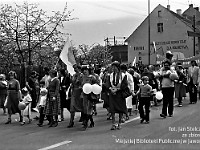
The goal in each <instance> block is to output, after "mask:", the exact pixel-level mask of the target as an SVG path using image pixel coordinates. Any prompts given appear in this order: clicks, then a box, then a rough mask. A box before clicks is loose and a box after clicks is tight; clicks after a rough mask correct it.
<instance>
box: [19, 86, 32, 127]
mask: <svg viewBox="0 0 200 150" xmlns="http://www.w3.org/2000/svg"><path fill="white" fill-rule="evenodd" d="M21 93H22V102H23V103H25V105H26V108H25V109H24V110H22V114H23V120H22V122H21V125H24V124H25V120H24V117H27V118H28V123H31V121H32V119H31V102H32V99H31V96H30V94H29V92H28V89H27V88H26V87H25V88H23V89H22V91H21Z"/></svg>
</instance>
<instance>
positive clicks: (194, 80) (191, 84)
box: [187, 60, 200, 104]
mask: <svg viewBox="0 0 200 150" xmlns="http://www.w3.org/2000/svg"><path fill="white" fill-rule="evenodd" d="M199 76H200V75H199V67H198V65H197V63H196V61H195V60H192V61H191V66H190V67H189V68H188V81H187V82H188V91H189V97H190V104H196V103H197V86H198V82H199V79H200V78H199Z"/></svg>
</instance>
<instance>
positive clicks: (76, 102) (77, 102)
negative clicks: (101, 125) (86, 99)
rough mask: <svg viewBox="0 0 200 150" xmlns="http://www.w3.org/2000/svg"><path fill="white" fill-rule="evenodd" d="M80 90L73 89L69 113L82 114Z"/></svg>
mask: <svg viewBox="0 0 200 150" xmlns="http://www.w3.org/2000/svg"><path fill="white" fill-rule="evenodd" d="M81 93H82V89H80V88H76V89H73V93H72V96H71V102H70V112H82V111H83V98H82V97H81Z"/></svg>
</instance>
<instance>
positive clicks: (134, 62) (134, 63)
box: [132, 56, 136, 66]
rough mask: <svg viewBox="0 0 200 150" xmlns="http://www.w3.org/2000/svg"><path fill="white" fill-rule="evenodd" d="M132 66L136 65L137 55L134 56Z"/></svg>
mask: <svg viewBox="0 0 200 150" xmlns="http://www.w3.org/2000/svg"><path fill="white" fill-rule="evenodd" d="M132 66H136V56H135V58H134V60H133V62H132Z"/></svg>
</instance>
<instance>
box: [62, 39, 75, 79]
mask: <svg viewBox="0 0 200 150" xmlns="http://www.w3.org/2000/svg"><path fill="white" fill-rule="evenodd" d="M60 59H61V60H62V61H63V63H65V64H66V65H67V70H68V72H69V73H70V74H71V75H74V74H75V71H74V68H73V65H75V64H76V60H75V58H74V54H73V52H72V47H71V46H70V41H69V39H68V40H67V42H66V43H65V45H64V47H63V50H62V51H61V53H60Z"/></svg>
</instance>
